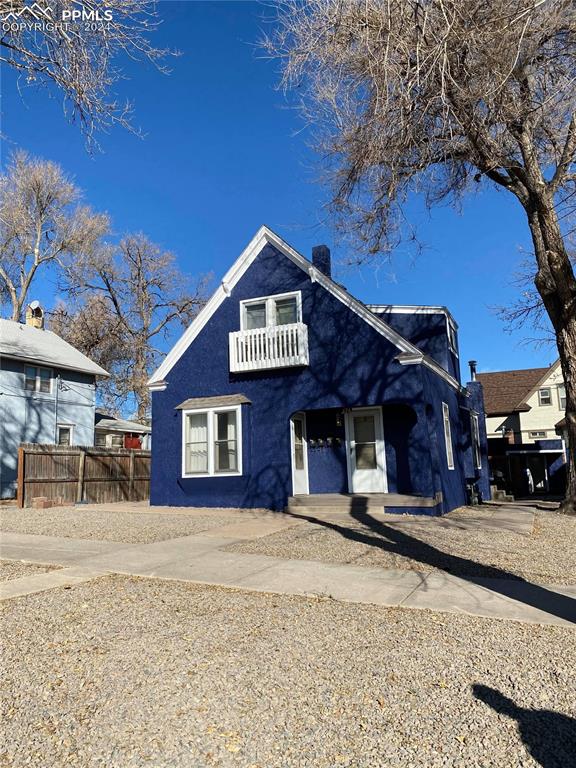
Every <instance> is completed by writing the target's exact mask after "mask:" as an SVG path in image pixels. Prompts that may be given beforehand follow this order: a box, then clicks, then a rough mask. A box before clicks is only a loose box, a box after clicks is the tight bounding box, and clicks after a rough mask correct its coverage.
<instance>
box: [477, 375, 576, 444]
mask: <svg viewBox="0 0 576 768" xmlns="http://www.w3.org/2000/svg"><path fill="white" fill-rule="evenodd" d="M478 380H479V381H480V382H481V383H482V386H483V388H484V403H485V407H486V429H487V432H488V437H489V438H494V437H507V438H508V440H509V442H511V443H535V442H537V441H538V440H554V439H557V437H558V435H557V433H556V424H557V423H558V422H559V421H560V420H561V419H562V417H563V416H564V413H565V410H566V389H565V387H564V379H563V377H562V369H561V367H560V361H559V360H557V361H556V362H555V363H552V365H551V366H550V367H549V368H528V369H523V370H516V371H498V372H495V373H479V374H478Z"/></svg>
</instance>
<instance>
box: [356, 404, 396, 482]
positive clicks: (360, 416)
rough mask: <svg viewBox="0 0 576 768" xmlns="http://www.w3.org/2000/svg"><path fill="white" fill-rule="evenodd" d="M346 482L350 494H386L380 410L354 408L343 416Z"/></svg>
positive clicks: (384, 456) (384, 457)
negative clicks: (344, 421)
mask: <svg viewBox="0 0 576 768" xmlns="http://www.w3.org/2000/svg"><path fill="white" fill-rule="evenodd" d="M346 444H347V448H348V451H347V454H348V479H349V484H350V491H351V492H352V493H387V492H388V482H387V478H386V455H385V452H384V428H383V425H382V409H381V408H355V409H354V410H352V411H350V412H349V413H347V414H346Z"/></svg>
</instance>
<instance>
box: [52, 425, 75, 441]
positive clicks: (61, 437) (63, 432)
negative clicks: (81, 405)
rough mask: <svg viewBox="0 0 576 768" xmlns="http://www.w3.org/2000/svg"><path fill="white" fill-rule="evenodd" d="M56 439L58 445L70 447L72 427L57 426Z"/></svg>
mask: <svg viewBox="0 0 576 768" xmlns="http://www.w3.org/2000/svg"><path fill="white" fill-rule="evenodd" d="M56 437H57V444H58V445H72V425H71V424H59V425H58V434H57V436H56Z"/></svg>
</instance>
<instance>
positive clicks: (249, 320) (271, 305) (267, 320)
mask: <svg viewBox="0 0 576 768" xmlns="http://www.w3.org/2000/svg"><path fill="white" fill-rule="evenodd" d="M240 318H241V328H242V330H244V331H250V330H252V329H253V328H266V327H270V326H276V325H290V324H292V323H300V322H302V294H301V293H300V291H297V292H295V293H281V294H278V295H277V296H265V297H263V298H259V299H250V300H249V301H243V302H241V304H240Z"/></svg>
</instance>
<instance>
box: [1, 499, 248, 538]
mask: <svg viewBox="0 0 576 768" xmlns="http://www.w3.org/2000/svg"><path fill="white" fill-rule="evenodd" d="M235 522H238V516H236V517H234V516H231V515H226V510H221V516H217V515H214V514H210V515H201V514H200V515H191V514H189V513H186V512H180V513H178V511H177V510H176V509H175V510H174V511H173V512H158V513H154V512H139V511H132V510H131V509H127V510H126V509H124V510H123V509H120V508H114V507H113V506H112V507H110V508H107V507H106V506H105V505H103V506H102V507H95V506H94V507H86V508H83V507H81V506H78V507H54V508H52V509H14V508H12V509H0V530H2V531H9V532H11V533H31V534H38V535H42V536H63V537H65V538H69V539H97V540H99V541H120V542H124V543H126V544H150V543H152V542H154V541H165V540H167V539H174V538H177V537H179V536H191V535H193V534H196V533H200V532H201V531H206V530H210V529H211V528H218V527H219V526H221V525H226V524H227V523H235Z"/></svg>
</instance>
